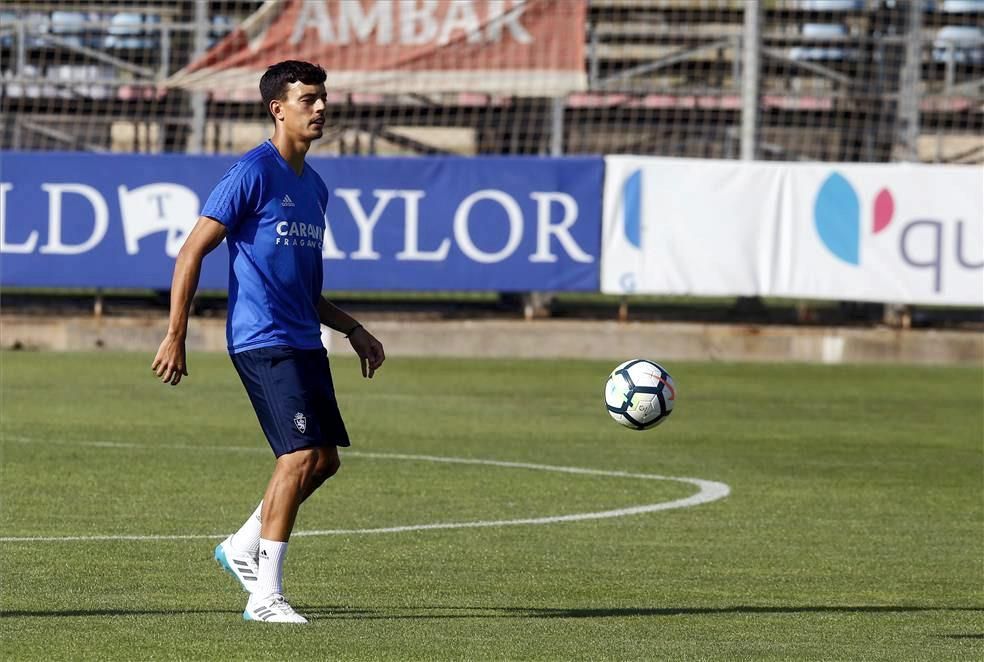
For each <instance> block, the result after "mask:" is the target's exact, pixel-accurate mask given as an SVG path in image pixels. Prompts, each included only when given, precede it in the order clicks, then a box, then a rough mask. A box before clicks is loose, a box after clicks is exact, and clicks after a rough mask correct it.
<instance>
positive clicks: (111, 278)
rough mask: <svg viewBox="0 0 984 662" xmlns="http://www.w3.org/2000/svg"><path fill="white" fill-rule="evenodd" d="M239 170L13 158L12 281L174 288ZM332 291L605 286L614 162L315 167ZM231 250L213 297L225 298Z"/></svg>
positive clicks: (223, 164)
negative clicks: (604, 226) (225, 184)
mask: <svg viewBox="0 0 984 662" xmlns="http://www.w3.org/2000/svg"><path fill="white" fill-rule="evenodd" d="M234 162H235V158H234V157H217V156H184V155H137V154H125V155H124V154H119V155H117V154H89V153H53V152H3V153H0V284H2V285H4V286H50V287H118V288H128V287H133V288H154V289H168V288H169V287H170V283H171V273H172V270H173V268H174V258H175V256H176V255H177V252H178V250H179V249H180V247H181V245H182V243H183V242H184V238H185V236H186V234H187V233H188V232H189V231H190V230H191V228H192V226H193V225H194V224H195V221H196V220H197V218H198V213H199V211H200V210H201V206H202V204H204V202H205V200H206V198H207V197H208V194H209V192H210V191H211V188H212V187H213V186H214V185H215V184H216V183H217V182H218V181H219V179H220V178H221V177H222V175H223V174H224V173H225V171H226V170H227V169H228V168H229V167H230V166H231V165H232V164H233V163H234ZM308 163H309V164H310V165H311V166H312V167H314V168H315V170H317V171H318V173H319V174H320V175H321V177H322V178H323V179H324V181H325V183H326V184H327V186H328V190H329V191H330V193H331V197H330V200H329V203H328V208H327V209H326V210H325V216H326V219H327V228H326V231H325V235H324V242H323V256H324V260H325V285H324V286H325V289H333V290H505V291H527V290H581V291H585V290H588V291H594V290H597V289H598V286H599V255H600V241H601V196H602V179H603V172H604V161H603V159H602V158H600V157H597V158H594V157H587V158H557V159H548V158H515V157H477V158H458V157H427V158H371V157H342V158H317V157H316V158H311V159H309V160H308ZM227 284H228V252H227V250H226V247H225V245H224V244H223V245H222V246H220V247H219V248H218V249H216V250H215V251H214V252H213V253H212V254H210V255H209V256H208V257H207V258H206V260H205V265H204V268H203V271H202V276H201V281H200V284H199V287H200V288H202V289H225V288H226V287H227Z"/></svg>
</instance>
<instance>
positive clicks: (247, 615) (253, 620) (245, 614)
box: [243, 609, 310, 625]
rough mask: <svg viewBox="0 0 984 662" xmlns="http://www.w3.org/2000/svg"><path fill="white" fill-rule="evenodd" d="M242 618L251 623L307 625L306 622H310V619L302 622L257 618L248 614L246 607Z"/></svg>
mask: <svg viewBox="0 0 984 662" xmlns="http://www.w3.org/2000/svg"><path fill="white" fill-rule="evenodd" d="M243 620H244V621H251V622H253V623H270V624H271V625H307V624H308V623H310V621H304V622H303V623H283V622H279V621H264V620H261V619H259V618H253V617H252V616H250V615H249V610H248V609H244V610H243Z"/></svg>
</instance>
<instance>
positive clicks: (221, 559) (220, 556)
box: [215, 543, 253, 621]
mask: <svg viewBox="0 0 984 662" xmlns="http://www.w3.org/2000/svg"><path fill="white" fill-rule="evenodd" d="M215 560H216V561H218V563H219V566H221V567H222V569H223V570H225V571H226V572H228V573H229V574H230V575H232V578H233V579H235V580H236V583H237V584H239V587H240V588H241V589H243V591H245V592H246V593H251V591H250V590H249V589H248V588H246V584H244V583H243V581H242V580H241V579H240V578H239V575H237V574H236V571H235V570H233V569H232V566H231V565H230V564H229V559H227V558H226V555H225V550H224V549H222V544H221V543H220V544H218V545H216V546H215ZM243 617H244V618H245V617H246V612H243ZM246 620H247V621H249V620H253V619H250V618H247V619H246Z"/></svg>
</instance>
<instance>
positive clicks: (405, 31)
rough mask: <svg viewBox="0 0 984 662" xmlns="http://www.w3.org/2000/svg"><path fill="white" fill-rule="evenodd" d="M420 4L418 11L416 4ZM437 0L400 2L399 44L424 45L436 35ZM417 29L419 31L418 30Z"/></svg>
mask: <svg viewBox="0 0 984 662" xmlns="http://www.w3.org/2000/svg"><path fill="white" fill-rule="evenodd" d="M418 2H420V3H421V4H420V9H418V8H417V3H418ZM436 10H437V0H400V43H401V44H426V43H427V42H429V41H432V40H433V39H434V35H436V34H437V21H436V20H435V19H434V12H435V11H436ZM418 27H419V30H418Z"/></svg>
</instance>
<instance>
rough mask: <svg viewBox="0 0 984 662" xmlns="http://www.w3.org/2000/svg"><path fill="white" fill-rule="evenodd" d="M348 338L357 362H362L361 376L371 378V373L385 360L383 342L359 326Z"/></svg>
mask: <svg viewBox="0 0 984 662" xmlns="http://www.w3.org/2000/svg"><path fill="white" fill-rule="evenodd" d="M348 339H349V342H350V343H352V349H354V350H355V353H356V354H358V355H359V363H361V364H362V376H363V377H368V378H369V379H372V376H373V374H375V372H376V370H378V369H379V366H381V365H383V361H385V360H386V354H384V353H383V344H382V343H381V342H379V341H378V340H376V337H375V336H373V335H372V334H371V333H369V332H368V331H366V330H365V328H363V327H361V326H360V327H359V328H357V329H356V330H355V331H353V332H352V333H350V334H349V337H348Z"/></svg>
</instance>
